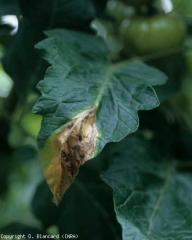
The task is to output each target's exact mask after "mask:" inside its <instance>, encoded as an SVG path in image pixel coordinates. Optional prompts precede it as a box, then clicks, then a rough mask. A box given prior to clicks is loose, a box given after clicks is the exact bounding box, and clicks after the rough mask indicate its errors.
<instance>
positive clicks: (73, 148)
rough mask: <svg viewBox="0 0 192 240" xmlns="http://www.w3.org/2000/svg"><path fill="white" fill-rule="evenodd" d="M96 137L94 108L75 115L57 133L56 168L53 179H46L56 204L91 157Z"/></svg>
mask: <svg viewBox="0 0 192 240" xmlns="http://www.w3.org/2000/svg"><path fill="white" fill-rule="evenodd" d="M97 137H98V130H97V126H96V124H95V108H92V109H89V110H86V111H84V112H82V113H80V114H78V115H76V116H75V118H73V119H72V120H71V121H70V122H69V123H68V125H67V126H66V127H65V128H64V129H63V131H62V132H60V133H59V134H58V136H57V138H56V144H57V146H59V151H58V157H57V160H56V161H57V162H55V164H56V165H57V169H58V170H57V172H55V174H56V176H55V181H54V180H53V179H52V180H51V179H49V180H48V179H47V182H48V184H49V186H50V188H51V190H52V192H53V194H54V199H53V201H54V202H55V203H56V204H58V203H59V201H60V199H61V197H62V195H63V194H64V192H65V191H66V190H67V188H68V187H69V186H70V184H71V182H72V181H73V179H74V178H75V177H76V176H77V174H78V171H79V167H80V166H81V165H82V164H84V163H85V162H86V161H87V160H89V159H90V158H91V156H92V154H93V153H94V151H95V149H96V140H97ZM59 166H60V167H59ZM52 178H53V176H52ZM50 180H51V181H50ZM50 183H51V184H50Z"/></svg>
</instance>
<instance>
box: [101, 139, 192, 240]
mask: <svg viewBox="0 0 192 240" xmlns="http://www.w3.org/2000/svg"><path fill="white" fill-rule="evenodd" d="M122 144H123V146H122V147H121V151H119V152H118V155H117V154H116V157H115V156H114V163H113V164H112V166H111V167H110V168H109V169H108V170H107V171H105V172H104V173H103V174H102V179H103V180H104V181H105V182H106V183H107V184H109V185H110V186H111V187H112V188H113V191H114V202H115V211H116V215H117V219H118V221H119V223H120V224H121V226H122V229H123V240H136V239H138V240H157V239H158V240H164V239H190V238H191V236H192V208H191V199H192V185H191V182H192V175H191V174H190V172H189V167H188V168H186V169H187V170H186V169H185V167H184V166H185V164H182V162H181V163H180V164H181V166H180V167H178V163H177V162H176V161H172V160H169V159H163V157H162V156H159V153H158V151H156V150H154V145H153V144H149V143H147V142H146V141H145V140H143V139H140V138H136V137H134V138H133V137H131V138H127V139H126V140H125V141H124V143H122Z"/></svg>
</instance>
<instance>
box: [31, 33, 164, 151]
mask: <svg viewBox="0 0 192 240" xmlns="http://www.w3.org/2000/svg"><path fill="white" fill-rule="evenodd" d="M47 35H48V37H49V38H48V39H46V40H44V41H42V42H41V43H39V44H38V45H37V46H36V47H37V48H38V49H41V50H43V53H44V58H45V59H46V60H47V61H48V62H49V63H50V64H52V67H51V68H49V69H48V70H47V73H46V76H45V79H44V80H43V81H40V83H39V84H38V86H37V88H38V89H39V90H40V91H41V92H42V96H41V98H40V100H39V101H38V102H37V103H36V105H35V106H34V109H33V112H34V113H37V114H41V115H43V116H44V119H43V123H42V127H41V131H40V134H39V137H38V143H39V146H40V148H41V147H43V146H44V145H45V143H46V141H47V139H48V137H49V136H51V135H52V134H53V132H54V131H56V130H57V129H58V128H60V127H61V126H63V125H64V124H66V123H67V122H68V121H70V120H71V119H72V117H73V116H75V115H76V114H77V113H80V112H82V111H83V110H86V109H89V108H91V107H94V106H96V107H97V111H96V124H97V126H98V129H99V132H100V134H101V137H100V144H99V145H100V148H102V147H103V146H104V145H105V144H106V143H107V142H109V141H119V140H121V139H122V138H123V137H125V136H126V135H127V134H129V133H131V132H133V131H135V130H136V129H137V128H138V116H137V113H136V112H137V111H138V110H149V109H152V108H155V107H156V106H158V104H159V102H158V99H157V97H156V94H155V92H154V90H153V89H152V88H151V86H152V85H160V84H163V83H165V81H166V76H165V75H164V74H163V73H161V72H159V71H158V70H156V69H154V68H151V67H148V66H147V65H145V64H143V63H141V62H134V63H129V64H122V65H121V64H119V65H118V64H117V65H111V64H110V62H109V61H108V59H107V54H108V49H107V48H106V46H105V43H104V41H103V40H102V39H101V38H98V37H95V36H92V35H88V34H84V33H80V32H73V31H67V30H52V31H48V32H47Z"/></svg>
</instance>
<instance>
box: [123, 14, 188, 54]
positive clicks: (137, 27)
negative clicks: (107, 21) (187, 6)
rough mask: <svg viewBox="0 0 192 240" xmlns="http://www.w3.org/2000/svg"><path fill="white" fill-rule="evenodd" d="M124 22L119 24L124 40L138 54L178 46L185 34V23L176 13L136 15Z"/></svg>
mask: <svg viewBox="0 0 192 240" xmlns="http://www.w3.org/2000/svg"><path fill="white" fill-rule="evenodd" d="M124 23H125V22H124ZM124 23H122V26H121V33H122V34H123V38H124V42H125V44H126V45H127V44H129V45H130V47H133V48H134V50H135V51H136V52H137V53H139V54H148V53H154V52H160V51H163V50H166V49H170V48H175V47H179V46H180V45H181V44H182V43H183V40H184V38H185V35H186V26H185V23H184V21H183V20H182V19H181V18H180V17H179V16H178V15H170V14H168V15H155V16H152V17H138V18H134V19H132V20H130V22H129V23H128V24H127V25H124Z"/></svg>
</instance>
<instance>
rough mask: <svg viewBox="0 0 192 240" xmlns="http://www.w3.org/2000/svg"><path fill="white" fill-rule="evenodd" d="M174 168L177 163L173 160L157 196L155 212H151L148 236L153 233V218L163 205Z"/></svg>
mask: <svg viewBox="0 0 192 240" xmlns="http://www.w3.org/2000/svg"><path fill="white" fill-rule="evenodd" d="M174 169H175V163H174V162H172V163H171V164H169V165H168V167H167V171H166V175H165V183H164V185H163V186H162V189H161V191H160V194H159V197H158V198H157V201H156V204H155V207H154V209H153V212H152V214H151V217H150V218H149V226H148V230H147V235H148V236H150V235H151V228H152V224H153V220H154V218H155V216H156V215H157V212H158V210H159V208H160V206H161V203H162V201H163V197H164V194H165V192H166V190H167V189H168V187H169V185H170V179H171V175H172V173H173V170H174Z"/></svg>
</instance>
